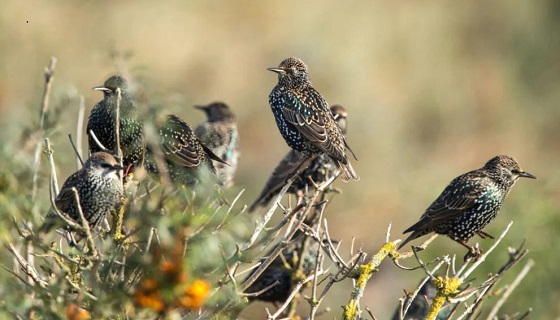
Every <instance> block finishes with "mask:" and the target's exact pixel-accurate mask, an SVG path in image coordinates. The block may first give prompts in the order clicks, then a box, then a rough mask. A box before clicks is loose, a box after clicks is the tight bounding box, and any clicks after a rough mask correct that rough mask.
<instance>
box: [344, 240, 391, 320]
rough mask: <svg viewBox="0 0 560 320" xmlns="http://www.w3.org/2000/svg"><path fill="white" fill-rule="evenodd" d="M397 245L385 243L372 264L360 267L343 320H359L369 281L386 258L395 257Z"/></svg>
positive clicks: (372, 260)
mask: <svg viewBox="0 0 560 320" xmlns="http://www.w3.org/2000/svg"><path fill="white" fill-rule="evenodd" d="M396 249H397V244H396V243H395V242H387V243H385V244H384V245H383V246H382V247H381V249H379V251H378V252H377V254H376V255H374V256H373V257H372V259H371V261H370V262H368V263H366V264H362V265H360V266H359V275H358V280H357V281H356V286H355V287H354V290H352V293H351V295H350V301H349V302H348V303H347V304H346V305H345V306H344V313H343V316H342V319H348V320H349V319H357V317H358V313H359V312H360V311H359V308H358V304H359V302H360V299H361V298H362V296H363V294H364V290H365V287H366V284H367V282H368V280H369V279H370V278H371V276H372V275H373V273H374V272H375V271H377V267H379V265H380V264H381V262H382V261H383V259H385V257H387V256H390V255H393V254H394V252H396Z"/></svg>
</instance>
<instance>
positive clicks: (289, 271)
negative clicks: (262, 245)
mask: <svg viewBox="0 0 560 320" xmlns="http://www.w3.org/2000/svg"><path fill="white" fill-rule="evenodd" d="M302 247H303V238H301V239H298V240H297V242H296V243H295V244H292V245H291V246H288V247H287V248H285V249H284V250H282V253H281V256H278V257H276V259H274V261H272V263H271V264H270V265H269V266H268V267H267V268H266V269H265V270H264V271H263V273H261V275H260V276H259V277H258V278H257V280H255V282H253V284H251V286H249V288H247V289H246V290H245V293H247V294H250V293H257V292H259V294H258V295H255V296H253V295H250V296H248V299H249V301H250V302H252V301H255V300H260V301H265V302H272V303H284V302H285V301H286V300H287V299H288V297H289V296H290V293H292V290H293V288H294V285H295V284H296V283H297V282H298V281H299V280H301V279H298V278H301V277H302V276H303V277H305V278H306V277H308V276H309V275H310V274H311V273H312V272H313V270H314V269H315V264H316V262H317V259H316V258H317V256H316V252H317V250H318V248H319V246H318V245H317V243H316V242H315V243H314V244H313V245H311V246H310V247H309V248H308V249H307V250H306V252H305V254H304V255H303V259H304V261H303V266H302V269H303V270H302V272H303V275H297V273H296V271H297V270H296V267H297V261H298V258H299V253H300V252H301V250H302ZM263 259H264V258H263ZM255 271H256V269H255ZM251 274H252V273H251ZM250 276H251V275H249V277H250ZM249 277H248V278H249ZM275 283H276V284H275ZM267 288H268V289H267Z"/></svg>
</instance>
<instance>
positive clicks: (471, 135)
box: [0, 0, 560, 319]
mask: <svg viewBox="0 0 560 320" xmlns="http://www.w3.org/2000/svg"><path fill="white" fill-rule="evenodd" d="M0 2H1V7H2V10H0V47H1V48H2V49H1V50H0V130H1V131H0V132H1V134H0V144H1V148H2V150H3V151H4V153H6V152H7V153H10V152H11V153H16V152H18V151H21V149H23V148H29V146H25V145H20V144H19V141H22V140H21V139H22V131H23V128H25V127H26V126H29V125H30V124H36V123H37V122H38V118H39V117H38V110H39V104H40V100H41V95H42V90H43V89H42V87H43V68H44V67H45V66H46V65H47V64H48V61H49V58H50V57H51V56H55V57H56V58H57V59H58V64H57V67H56V74H55V80H54V86H53V95H52V96H51V106H53V105H55V106H56V105H57V104H58V105H59V106H60V105H64V108H63V110H62V114H61V115H60V117H61V119H63V120H64V121H62V122H60V125H59V126H57V127H56V128H55V129H54V130H51V131H50V132H48V134H49V135H50V136H52V137H53V140H54V143H55V145H54V147H55V150H56V151H57V152H58V154H59V155H60V156H59V157H57V164H59V165H60V168H59V170H60V172H59V176H60V177H59V179H61V180H63V179H65V178H66V177H67V176H68V175H69V174H70V173H71V172H72V171H74V165H75V160H74V158H73V157H70V156H66V157H65V156H64V155H65V154H66V155H71V154H72V149H71V146H70V144H69V143H68V140H67V138H66V135H67V133H74V132H75V130H76V123H75V122H76V120H75V119H76V115H77V110H78V101H79V96H80V95H83V96H84V97H85V101H86V112H88V113H86V115H87V114H89V110H91V108H92V107H93V106H94V105H95V103H96V102H97V101H99V100H100V99H101V95H100V93H98V92H94V91H93V90H91V88H92V87H94V86H96V85H101V84H102V83H103V81H104V80H105V79H106V78H107V77H108V76H110V75H112V74H114V73H116V72H118V71H123V70H126V72H128V73H129V74H130V75H131V76H133V77H135V78H138V79H142V81H144V82H145V83H146V84H148V86H149V89H150V92H153V93H154V94H155V95H157V97H158V99H160V100H161V101H162V102H163V103H161V105H162V106H165V109H166V110H168V111H170V112H173V113H176V114H178V115H180V116H181V117H182V118H183V119H185V120H186V121H187V122H189V123H190V124H191V125H196V124H197V123H200V122H202V121H203V119H204V117H203V114H202V113H200V111H197V110H195V109H193V108H192V106H193V105H196V104H205V103H209V102H212V101H216V100H222V101H224V102H226V103H228V104H229V105H230V106H231V108H233V110H234V111H235V113H236V114H237V117H238V123H239V127H240V135H241V139H242V145H241V152H242V154H241V159H240V164H239V169H238V174H237V177H236V188H238V189H241V188H245V189H246V191H245V193H244V194H243V198H242V201H244V202H245V203H247V204H250V203H251V202H252V201H253V200H254V199H255V197H256V196H257V194H258V192H260V189H261V188H262V186H263V184H264V182H265V181H266V179H267V178H268V175H269V174H270V172H271V170H272V169H273V168H274V167H275V166H276V164H277V163H278V161H279V160H280V159H281V157H283V155H284V154H285V153H286V152H287V151H288V147H287V145H286V144H285V142H284V141H283V139H282V137H281V136H280V134H279V132H278V129H277V127H276V124H275V122H274V118H273V116H272V113H271V111H270V108H269V106H268V94H269V93H270V91H271V90H272V88H273V87H274V85H275V84H276V81H277V78H276V75H275V74H273V73H271V72H268V71H267V70H266V68H267V67H272V66H277V65H278V64H279V63H280V61H281V60H282V59H284V58H286V57H289V56H297V57H299V58H301V59H303V60H304V61H305V62H306V63H307V65H308V68H309V70H310V75H311V80H312V82H313V84H314V86H315V88H317V89H318V90H319V92H321V93H322V94H323V95H324V97H325V98H326V99H327V101H328V102H329V103H330V104H335V103H338V104H342V105H344V106H345V107H346V108H347V109H348V110H349V132H348V141H349V143H350V145H351V146H352V148H353V150H354V151H355V153H356V155H357V156H358V159H359V162H354V163H353V165H354V167H355V169H356V171H357V172H358V173H359V175H360V176H361V180H360V181H359V182H351V183H347V184H344V183H342V182H336V184H335V186H336V187H338V188H340V189H341V190H342V191H343V195H341V196H337V197H336V198H335V200H334V202H333V203H332V205H331V206H330V208H329V210H328V212H327V219H328V221H329V226H330V228H331V235H332V237H333V238H336V239H340V240H343V245H342V247H344V248H345V249H344V250H346V252H348V248H349V246H350V241H351V239H352V238H353V237H355V238H356V244H357V246H360V247H362V248H363V249H364V250H365V251H366V252H368V253H370V254H373V253H375V252H376V251H377V250H378V248H379V247H380V246H381V245H382V243H383V241H384V238H385V232H386V228H387V224H388V223H389V222H392V223H393V229H392V236H393V238H395V237H400V236H401V235H400V234H401V232H402V230H404V229H405V228H407V227H409V226H410V225H412V224H413V223H414V222H416V220H417V219H418V218H419V217H420V215H421V214H422V213H423V210H424V209H425V208H426V207H427V206H428V205H429V204H430V203H431V201H432V200H433V199H435V197H436V196H437V195H438V194H439V193H440V192H441V190H442V189H443V187H444V186H445V185H446V184H447V183H448V182H449V181H450V180H451V179H452V178H454V177H455V176H457V175H459V174H461V173H464V172H466V171H469V170H472V169H475V168H479V167H481V166H482V165H483V164H484V163H485V162H486V161H487V160H488V159H490V158H491V157H493V156H494V155H498V154H508V155H511V156H513V157H515V158H516V159H517V160H518V161H519V162H520V163H521V165H522V167H523V169H525V170H526V171H528V172H531V173H533V174H535V175H536V176H537V177H538V180H535V181H533V180H523V181H520V182H519V183H518V184H517V185H516V187H515V188H514V190H513V191H512V193H511V194H510V196H509V198H508V199H507V200H506V203H505V205H504V207H503V208H502V210H501V212H500V215H498V217H497V219H496V220H495V221H494V222H493V223H492V224H491V225H490V226H489V227H488V228H487V229H485V231H487V232H488V233H490V234H493V235H498V234H499V233H500V232H501V231H502V230H503V228H504V227H505V226H506V224H507V223H508V222H509V221H510V220H513V221H514V224H513V226H512V229H511V231H510V233H509V235H508V236H507V238H506V239H505V240H504V241H503V242H502V244H501V245H500V247H499V250H501V251H499V252H498V253H495V254H494V255H493V256H492V257H493V261H491V262H489V263H488V264H487V269H485V270H480V272H479V274H478V277H480V279H481V278H484V277H485V272H491V271H492V272H493V271H496V268H498V267H499V266H501V265H502V264H503V263H504V262H505V261H506V260H507V254H506V250H505V248H506V247H507V246H518V245H519V243H520V242H521V241H522V240H523V239H527V244H526V246H527V247H528V248H529V249H530V253H529V258H531V259H534V260H535V261H536V266H535V267H534V268H533V269H532V271H531V272H530V273H529V275H528V276H527V277H526V278H525V280H524V281H523V282H522V284H521V285H520V287H519V288H518V289H517V290H516V291H515V292H514V293H513V295H512V296H511V298H510V299H509V300H508V302H507V303H506V305H505V306H504V308H503V311H504V312H508V313H513V312H515V311H523V310H526V309H527V308H529V307H532V308H533V309H534V314H533V318H534V319H545V318H546V319H552V318H557V317H558V316H559V315H560V306H559V304H558V301H559V300H560V277H559V276H558V272H557V267H558V261H560V250H558V248H557V247H556V246H555V244H556V243H557V242H558V229H559V228H560V190H559V189H558V186H559V185H560V167H559V166H558V159H559V157H560V139H559V136H560V126H559V123H560V108H559V106H558V103H559V102H560V90H559V88H560V87H559V85H560V59H559V57H560V2H558V1H552V0H548V1H546V0H545V1H535V2H531V1H517V0H514V1H512V0H507V1H506V0H498V1H492V2H484V3H482V2H473V1H464V2H413V1H407V2H398V3H395V2H394V1H369V2H363V1H344V2H335V1H325V2H322V3H318V2H301V1H282V2H272V1H270V2H264V1H259V2H252V1H235V2H231V1H230V2H222V1H166V2H157V3H156V2H151V1H119V2H115V1H80V2H78V1H69V0H61V1H56V2H52V1H49V2H46V1H27V0H25V1H6V0H4V1H0ZM84 145H85V142H84ZM31 148H32V147H31ZM55 157H56V155H55ZM29 162H32V159H29ZM2 221H6V217H2ZM475 241H478V242H479V243H480V244H481V247H482V248H488V247H489V246H490V243H491V242H490V241H484V240H481V239H479V238H475V239H473V240H472V241H471V242H472V243H474V242H475ZM415 243H416V242H415ZM419 243H420V242H418V244H419ZM500 248H501V249H500ZM427 251H428V252H427V253H426V256H430V255H431V256H437V255H440V254H442V253H444V252H450V253H456V254H458V256H459V257H461V258H462V256H463V255H464V253H465V252H464V248H462V247H461V246H459V245H457V244H455V243H454V242H452V241H449V240H448V239H444V238H442V237H439V238H438V239H436V240H435V242H434V243H433V244H432V245H431V246H430V248H429V249H428V250H427ZM494 260H495V261H494ZM410 264H413V261H410ZM516 268H518V269H520V268H521V266H520V265H518V266H517V267H516ZM518 271H519V270H518ZM518 271H517V272H518ZM513 273H516V272H513ZM422 275H423V272H422V271H414V272H405V271H402V270H400V269H397V268H396V267H395V266H394V265H392V264H391V263H387V262H386V263H384V264H383V265H382V266H381V272H380V273H379V274H376V275H375V276H374V277H373V278H372V281H371V282H370V283H369V285H368V287H367V289H366V292H365V296H364V299H363V300H362V304H363V305H364V306H368V307H369V308H370V309H371V310H372V311H373V313H374V314H375V315H376V316H377V317H378V318H379V319H387V318H389V317H390V315H391V314H392V312H393V310H394V309H395V307H396V306H397V305H398V302H397V300H398V298H399V297H400V296H401V295H402V294H403V291H402V289H407V290H412V289H414V287H415V286H416V284H417V282H418V281H419V279H420V278H421V277H422ZM512 276H513V274H512V275H510V277H509V278H507V279H506V280H505V281H504V282H502V283H501V284H502V285H503V284H506V283H509V282H511V280H512V279H511V278H512ZM337 290H338V291H337V292H335V293H333V294H331V295H330V297H329V300H328V301H326V302H323V305H322V306H323V307H324V306H330V307H331V309H332V310H333V312H331V313H330V314H328V315H326V316H325V317H324V318H327V319H330V318H332V317H339V316H340V310H341V309H340V308H339V306H340V305H344V304H345V303H346V302H347V300H348V299H349V293H350V290H351V284H350V283H349V281H348V283H345V284H343V285H339V286H338V288H337ZM262 307H263V305H262V304H261V305H259V304H257V305H254V306H251V310H247V311H246V312H244V313H243V314H242V317H245V318H247V319H250V318H254V317H257V318H259V317H260V318H264V316H265V314H264V311H263V309H262ZM267 307H271V306H267Z"/></svg>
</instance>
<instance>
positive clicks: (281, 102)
mask: <svg viewBox="0 0 560 320" xmlns="http://www.w3.org/2000/svg"><path fill="white" fill-rule="evenodd" d="M268 70H270V71H273V72H276V73H277V74H278V84H277V85H276V86H275V87H274V89H273V90H272V92H271V93H270V95H269V103H270V107H271V108H272V112H273V114H274V118H275V119H276V124H277V125H278V129H279V130H280V133H281V134H282V137H283V138H284V140H286V143H287V144H288V146H290V148H292V149H293V150H296V151H298V152H301V153H303V154H304V155H306V156H315V155H322V154H326V155H327V156H329V157H330V158H331V159H333V160H334V161H335V163H336V165H337V167H338V168H339V169H340V170H341V179H342V180H343V181H349V180H350V179H354V180H358V179H359V177H358V175H357V174H356V172H355V171H354V169H353V168H352V166H351V164H350V162H349V161H348V157H347V156H346V149H348V150H350V152H352V150H351V149H350V147H349V146H348V143H347V142H346V139H345V138H344V136H343V134H342V132H341V130H340V128H339V127H338V126H337V125H336V123H335V120H334V118H333V117H332V115H331V114H330V112H329V109H328V104H327V102H326V101H325V99H324V98H323V96H322V95H321V94H320V93H319V92H318V91H317V90H315V88H313V86H312V85H311V81H310V80H309V75H308V73H307V66H306V65H305V63H303V61H301V60H300V59H298V58H293V57H292V58H287V59H285V60H284V61H282V62H281V63H280V65H279V66H278V67H277V68H269V69H268Z"/></svg>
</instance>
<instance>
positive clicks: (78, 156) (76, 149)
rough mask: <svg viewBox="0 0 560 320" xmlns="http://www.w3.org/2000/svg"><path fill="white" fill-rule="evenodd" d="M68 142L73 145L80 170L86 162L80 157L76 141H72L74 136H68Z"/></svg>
mask: <svg viewBox="0 0 560 320" xmlns="http://www.w3.org/2000/svg"><path fill="white" fill-rule="evenodd" d="M68 140H70V144H71V145H72V149H74V152H75V153H76V161H77V162H78V163H77V166H78V169H79V168H81V167H82V166H83V165H84V160H82V156H81V155H80V150H79V149H78V148H77V147H76V145H75V144H74V140H72V134H71V133H69V134H68ZM78 141H79V140H78Z"/></svg>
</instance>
